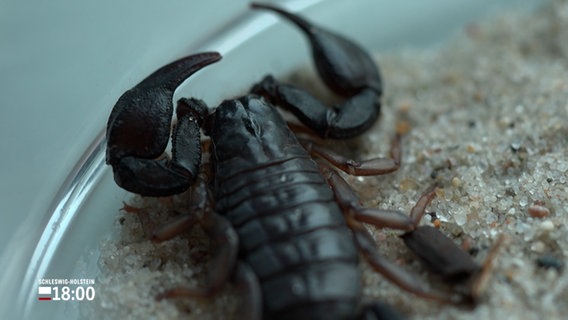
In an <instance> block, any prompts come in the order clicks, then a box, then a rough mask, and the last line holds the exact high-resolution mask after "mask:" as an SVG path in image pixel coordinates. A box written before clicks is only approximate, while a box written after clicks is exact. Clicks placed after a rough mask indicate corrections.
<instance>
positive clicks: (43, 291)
mask: <svg viewBox="0 0 568 320" xmlns="http://www.w3.org/2000/svg"><path fill="white" fill-rule="evenodd" d="M37 293H38V294H39V298H38V300H51V297H50V296H51V287H38V288H37Z"/></svg>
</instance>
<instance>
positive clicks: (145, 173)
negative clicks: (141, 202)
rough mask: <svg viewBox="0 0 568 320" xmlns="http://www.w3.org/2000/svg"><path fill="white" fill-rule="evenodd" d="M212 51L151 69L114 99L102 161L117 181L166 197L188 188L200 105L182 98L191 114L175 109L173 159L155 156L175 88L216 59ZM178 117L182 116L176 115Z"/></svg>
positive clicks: (195, 163) (197, 158)
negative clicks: (104, 154) (133, 85)
mask: <svg viewBox="0 0 568 320" xmlns="http://www.w3.org/2000/svg"><path fill="white" fill-rule="evenodd" d="M219 59H221V56H220V55H219V54H218V53H216V52H205V53H200V54H194V55H191V56H187V57H185V58H181V59H179V60H177V61H174V62H172V63H170V64H168V65H166V66H164V67H162V68H160V69H158V70H157V71H156V72H154V73H152V74H151V75H150V76H148V77H147V78H146V79H144V80H143V81H142V82H140V83H139V84H138V85H136V86H135V87H134V88H132V89H130V90H128V91H126V92H125V93H124V94H123V95H122V96H121V97H120V98H119V99H118V101H117V102H116V104H115V106H114V108H113V110H112V112H111V115H110V117H109V120H108V124H107V132H106V133H107V154H106V162H107V163H108V164H110V165H111V166H112V167H113V172H114V179H115V181H116V183H117V184H118V185H119V186H121V187H123V188H124V189H126V190H128V191H131V192H134V193H138V194H141V195H144V196H167V195H172V194H175V193H180V192H183V191H184V190H186V189H187V188H188V187H189V186H190V184H191V182H192V181H193V178H194V177H195V175H196V174H197V171H198V167H199V164H200V162H201V146H200V131H199V124H198V122H199V121H200V120H199V118H200V117H199V116H196V113H197V114H199V113H203V111H202V110H204V107H203V104H202V103H200V102H197V101H192V102H191V103H189V104H188V102H187V101H185V102H182V103H184V104H185V105H186V107H185V108H186V109H187V108H189V109H193V110H194V112H189V111H183V112H178V123H177V125H176V127H175V129H174V131H173V134H172V136H173V143H172V144H173V146H172V159H171V160H170V159H168V158H159V157H160V156H162V154H163V152H164V149H165V148H166V146H167V144H168V141H169V136H170V127H171V121H172V116H173V104H172V99H173V95H174V91H175V90H176V88H177V87H178V86H179V85H180V84H181V83H182V82H183V81H185V80H186V79H187V78H188V77H189V76H191V75H192V74H194V73H195V72H197V71H199V70H200V69H201V68H203V67H205V66H207V65H209V64H211V63H213V62H216V61H218V60H219ZM180 115H181V117H179V116H180Z"/></svg>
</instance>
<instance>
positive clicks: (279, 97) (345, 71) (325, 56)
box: [251, 3, 382, 138]
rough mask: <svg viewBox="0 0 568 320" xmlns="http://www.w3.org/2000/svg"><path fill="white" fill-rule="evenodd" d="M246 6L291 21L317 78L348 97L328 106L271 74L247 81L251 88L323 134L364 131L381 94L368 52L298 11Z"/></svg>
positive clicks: (336, 135) (346, 135)
mask: <svg viewBox="0 0 568 320" xmlns="http://www.w3.org/2000/svg"><path fill="white" fill-rule="evenodd" d="M251 6H252V7H253V8H259V9H267V10H271V11H274V12H276V13H278V14H280V15H281V16H283V17H285V18H287V19H288V20H289V21H291V22H293V23H294V24H296V25H297V26H298V27H299V28H300V29H301V30H302V31H303V32H304V33H305V34H306V36H307V38H308V40H309V42H310V45H311V48H312V55H313V60H314V62H315V64H316V69H317V71H318V74H319V75H320V77H321V78H322V79H323V81H324V82H325V83H326V85H327V86H328V87H329V88H330V89H331V90H332V91H334V92H336V93H337V94H339V95H342V96H345V97H348V99H347V100H346V101H345V102H343V103H342V104H341V105H338V106H336V107H335V108H333V109H331V108H328V107H327V106H326V105H324V104H323V103H322V102H320V101H319V100H318V99H316V98H314V97H313V96H311V95H310V94H308V93H307V92H305V91H304V90H301V89H299V88H296V87H294V86H291V85H288V84H281V83H278V82H277V81H276V80H275V79H274V78H273V77H272V76H267V77H265V78H264V79H263V80H262V81H261V82H259V83H258V84H256V85H255V86H253V88H252V90H251V92H252V93H255V94H260V95H262V96H264V97H265V98H266V99H268V100H269V101H271V102H272V103H273V104H275V105H279V106H281V107H283V108H285V109H287V110H288V111H290V112H291V113H293V114H294V115H295V116H296V117H297V118H298V119H299V120H300V121H301V122H302V123H303V124H304V125H306V126H307V127H309V128H310V129H312V130H314V131H315V132H316V133H317V134H318V135H320V136H321V137H324V138H327V137H329V138H350V137H353V136H356V135H358V134H360V133H361V132H363V131H365V130H367V129H368V128H369V127H370V126H371V125H372V124H373V123H374V122H375V120H376V119H377V118H378V116H379V114H380V108H381V103H380V97H381V94H382V81H381V76H380V73H379V70H378V68H377V66H376V65H375V63H374V62H373V59H372V58H371V56H370V55H369V54H368V53H367V52H365V50H363V49H362V48H361V47H360V46H358V45H357V44H355V43H354V42H353V41H351V40H349V39H347V38H345V37H343V36H340V35H338V34H336V33H333V32H330V31H327V30H324V29H323V28H320V27H317V26H315V25H313V24H312V23H310V22H308V21H307V20H305V19H304V18H302V17H300V16H297V15H294V14H292V13H290V12H287V11H284V10H282V9H280V8H277V7H275V6H272V5H269V4H260V3H253V4H252V5H251Z"/></svg>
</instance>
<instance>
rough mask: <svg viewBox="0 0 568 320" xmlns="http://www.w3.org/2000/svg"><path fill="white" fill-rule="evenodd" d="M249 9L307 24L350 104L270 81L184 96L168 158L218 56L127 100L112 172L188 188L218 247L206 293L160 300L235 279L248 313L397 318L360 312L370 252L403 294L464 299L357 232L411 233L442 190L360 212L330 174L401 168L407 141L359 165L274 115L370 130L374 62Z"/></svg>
mask: <svg viewBox="0 0 568 320" xmlns="http://www.w3.org/2000/svg"><path fill="white" fill-rule="evenodd" d="M252 6H253V7H254V8H261V9H267V10H272V11H274V12H277V13H278V14H281V15H282V16H284V17H285V18H287V19H289V20H290V21H292V22H293V23H295V24H296V25H297V26H299V27H300V29H301V30H302V31H303V32H304V33H305V34H306V35H307V37H308V40H309V42H310V44H311V47H312V51H313V55H314V59H315V61H316V65H317V70H318V73H319V75H320V76H321V77H322V79H323V80H324V81H325V83H326V84H327V85H328V86H329V87H330V88H331V89H332V90H334V91H335V92H337V93H339V94H341V95H343V96H346V97H347V98H346V101H345V102H344V103H342V105H339V106H336V107H335V108H328V107H327V106H325V105H323V104H322V103H321V102H319V101H318V100H317V99H316V98H314V97H312V96H311V95H309V94H308V93H307V92H305V91H303V90H301V89H299V88H296V87H294V86H292V85H288V84H283V83H279V82H277V81H276V80H275V79H274V78H273V77H271V76H268V77H266V78H264V79H263V80H262V81H261V82H260V83H258V84H256V85H255V86H253V89H252V92H251V94H248V95H246V96H244V97H241V98H237V99H232V100H226V101H224V102H222V103H221V104H220V105H219V106H218V107H217V108H215V109H214V110H209V109H208V108H207V106H206V105H205V103H204V102H202V101H200V100H197V99H181V100H180V101H179V102H178V106H177V108H176V114H177V122H176V125H175V126H174V129H173V131H172V133H171V135H172V154H171V158H168V157H167V156H163V153H164V150H165V148H166V146H167V144H168V140H169V136H170V127H171V122H172V113H173V105H172V99H173V94H174V91H175V90H176V88H177V87H178V86H179V85H180V84H181V83H182V82H183V81H185V80H186V79H187V78H189V77H190V76H191V75H192V74H193V73H195V72H197V71H198V70H200V69H202V68H203V67H205V66H207V65H209V64H211V63H214V62H216V61H218V60H220V59H221V56H220V55H219V54H218V53H215V52H205V53H199V54H194V55H190V56H188V57H185V58H182V59H179V60H177V61H174V62H172V63H170V64H168V65H166V66H164V67H162V68H160V69H158V70H157V71H156V72H154V73H152V74H151V75H150V76H148V77H147V78H146V79H144V80H143V81H142V82H140V83H139V84H138V85H137V86H135V87H134V88H132V89H131V90H129V91H127V92H125V93H124V94H123V95H122V96H121V97H120V99H119V100H118V102H117V103H116V105H115V107H114V109H113V111H112V113H111V115H110V118H109V121H108V126H107V140H108V145H107V163H108V164H109V165H111V166H112V168H113V172H114V178H115V181H116V183H117V184H118V185H119V186H121V187H122V188H124V189H126V190H128V191H131V192H134V193H137V194H140V195H143V196H154V197H160V196H169V195H173V194H178V193H181V192H183V191H185V190H187V189H188V188H190V187H191V190H192V192H191V193H192V195H193V196H192V199H193V200H192V201H196V202H197V204H196V207H197V208H198V209H199V210H198V211H199V212H200V213H201V214H200V215H199V216H198V217H196V215H197V214H196V213H195V212H192V213H189V214H188V216H190V217H191V218H188V221H189V220H191V221H194V222H195V221H196V222H197V223H199V224H201V226H202V227H203V228H204V230H205V231H206V232H207V233H208V235H209V236H210V237H211V239H212V244H213V246H214V256H213V263H214V266H215V268H214V270H213V271H212V272H211V275H210V281H209V286H208V287H206V288H201V289H196V288H185V287H179V288H173V289H171V290H168V291H166V292H163V293H162V294H160V298H171V297H183V296H190V297H202V298H203V297H211V296H213V295H215V294H216V293H217V292H219V290H220V289H221V288H222V287H223V285H224V284H225V283H226V282H228V281H233V282H234V283H236V284H237V287H238V288H240V290H242V295H241V299H242V300H243V303H242V306H243V307H242V309H243V310H241V312H240V313H239V315H240V316H241V317H242V318H247V319H261V318H264V319H356V318H358V317H360V318H361V319H383V318H389V319H396V318H397V317H398V318H400V317H401V316H400V314H399V313H398V311H395V310H394V309H392V308H390V307H389V306H387V305H386V304H381V303H377V304H374V305H371V306H367V307H362V308H360V306H359V298H360V291H361V287H360V282H361V274H360V269H359V267H358V259H359V252H361V253H362V256H363V257H364V258H365V259H366V260H367V261H368V262H369V263H370V265H371V266H372V267H373V268H375V269H376V270H377V271H379V272H381V273H382V274H383V275H385V277H386V278H387V279H389V280H391V281H393V282H395V283H396V284H397V285H399V286H401V287H402V288H404V289H406V290H408V291H411V292H413V293H415V294H417V295H419V296H422V297H425V298H430V299H435V300H438V301H444V302H455V301H457V300H456V297H455V295H453V294H449V293H443V292H439V291H435V290H432V289H430V288H428V287H427V286H426V285H425V284H423V282H421V281H419V280H417V279H416V278H415V277H413V276H411V275H410V274H409V273H407V272H405V271H404V270H402V269H400V268H399V267H398V266H397V265H395V264H394V263H392V262H390V261H388V260H386V259H385V258H383V257H381V256H380V254H378V253H377V250H376V244H375V242H374V240H373V239H372V237H371V236H370V235H369V234H368V233H367V231H366V229H365V228H364V227H363V225H362V223H363V222H365V223H371V224H374V225H376V226H378V227H389V228H396V229H400V230H403V231H406V232H412V231H413V230H415V229H416V226H417V224H418V221H419V220H420V218H421V216H422V215H423V214H424V211H425V208H426V206H427V205H428V204H429V202H430V201H431V200H432V199H433V197H434V195H435V193H434V192H433V191H432V190H430V191H428V192H426V193H424V195H423V196H422V197H421V198H420V199H419V200H418V202H417V204H416V206H415V207H414V208H413V210H412V212H411V213H410V215H407V214H405V213H402V212H398V211H390V210H379V209H373V208H364V207H362V205H361V204H360V201H359V199H358V198H357V196H356V195H355V193H354V192H353V191H352V190H351V188H350V187H349V185H348V184H347V183H346V182H345V181H344V180H343V178H342V177H341V176H340V175H339V174H338V173H337V172H336V171H335V170H334V169H333V168H332V167H335V168H338V169H340V170H343V171H345V172H347V173H349V174H353V175H378V174H384V173H388V172H392V171H395V170H396V169H397V168H398V167H399V165H400V160H401V150H400V137H399V136H398V135H395V137H394V138H393V140H392V144H391V151H390V156H389V157H385V158H375V159H370V160H366V161H354V160H350V159H347V158H345V157H342V156H340V155H338V154H334V153H332V152H330V151H328V150H326V149H324V148H322V147H320V146H317V145H315V144H314V143H311V142H306V141H303V140H302V141H300V140H299V139H298V138H297V137H296V135H295V134H294V132H293V131H291V130H290V129H289V127H288V125H287V123H286V122H285V120H284V119H283V118H282V116H281V114H280V113H279V111H278V110H277V109H276V108H275V105H276V106H280V107H282V108H284V109H286V110H287V111H289V112H290V113H292V114H293V115H295V116H296V117H297V118H298V119H299V120H300V122H301V123H302V124H303V125H304V126H305V127H307V128H309V130H311V131H313V133H315V134H318V135H320V136H321V137H329V138H348V137H353V136H355V135H358V134H361V133H362V132H364V131H365V130H367V129H368V128H369V126H370V125H372V124H373V123H374V122H375V120H376V119H377V117H378V116H379V113H380V97H381V92H382V85H381V77H380V75H379V71H378V69H377V67H376V65H375V64H374V63H373V61H372V59H371V58H370V56H369V55H368V54H367V53H366V52H365V51H364V50H363V49H361V48H360V47H359V46H357V45H356V44H354V43H353V42H352V41H350V40H348V39H346V38H344V37H342V36H340V35H337V34H335V33H332V32H329V31H326V30H324V29H322V28H319V27H316V26H314V25H313V24H311V23H309V22H308V21H306V20H304V19H303V18H301V17H298V16H296V15H293V14H291V13H288V12H285V11H283V10H281V9H278V8H275V7H272V6H270V5H266V4H253V5H252ZM201 131H203V132H204V134H205V135H206V136H208V137H209V139H210V141H211V143H210V144H209V145H210V150H209V154H210V158H211V159H210V162H209V163H207V164H208V167H207V168H208V172H209V173H208V174H207V175H203V177H202V175H201V174H200V173H199V172H200V168H201V167H202V163H201V148H202V142H201ZM312 156H316V157H317V158H320V159H324V160H325V163H326V165H321V164H319V163H318V162H316V161H314V160H313V158H312ZM204 165H205V164H204ZM205 180H207V181H205ZM209 192H211V193H212V197H209ZM210 198H213V199H212V200H210ZM195 199H197V200H195ZM186 222H187V221H186ZM186 227H187V225H186V226H185V227H184V228H179V227H175V226H174V227H167V228H163V229H162V230H160V231H158V232H157V234H156V235H154V237H155V239H160V240H164V239H167V238H170V237H172V236H174V235H176V234H178V233H180V232H181V230H179V229H185V228H186ZM358 309H361V310H360V311H358ZM358 314H359V315H358Z"/></svg>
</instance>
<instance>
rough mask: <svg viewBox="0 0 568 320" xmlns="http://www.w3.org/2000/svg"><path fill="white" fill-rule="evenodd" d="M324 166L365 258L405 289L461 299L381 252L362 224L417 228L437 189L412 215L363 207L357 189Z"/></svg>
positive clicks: (449, 300)
mask: <svg viewBox="0 0 568 320" xmlns="http://www.w3.org/2000/svg"><path fill="white" fill-rule="evenodd" d="M322 170H323V171H324V174H325V176H326V177H327V180H328V182H329V184H330V185H331V187H332V189H333V191H334V193H335V197H336V199H337V201H338V203H339V205H340V207H341V208H342V210H343V212H344V213H345V216H346V220H347V223H348V225H349V226H350V228H351V229H352V230H353V233H354V238H355V242H356V244H357V246H358V247H359V249H360V250H361V252H362V254H363V256H364V257H365V259H366V260H367V261H368V262H369V264H370V265H371V266H372V267H373V268H374V269H375V270H376V271H377V272H379V273H381V274H382V275H384V276H385V277H386V278H387V279H388V280H390V281H391V282H393V283H395V284H396V285H398V286H399V287H401V288H402V289H404V290H406V291H409V292H411V293H414V294H416V295H418V296H420V297H423V298H428V299H434V300H437V301H441V302H447V303H456V302H458V301H459V299H460V298H459V296H456V295H452V294H448V293H444V292H440V291H436V290H434V289H431V288H429V287H428V286H427V285H426V284H425V283H424V282H423V281H421V280H419V279H418V278H416V277H414V276H413V275H412V274H410V273H408V272H407V271H405V270H404V269H401V268H400V267H399V266H398V265H396V264H394V263H392V262H390V261H389V260H388V259H386V258H384V257H383V256H381V255H380V254H378V253H377V252H378V248H377V246H376V244H375V241H374V240H373V238H372V237H371V235H369V233H368V232H367V230H366V229H365V227H364V226H363V225H362V222H366V223H370V224H373V225H375V226H377V227H381V228H382V227H388V228H394V229H400V230H405V231H411V230H413V229H414V228H416V225H417V224H418V222H419V221H420V218H421V217H422V216H423V215H424V212H425V209H426V206H427V205H428V204H429V203H430V202H431V201H432V199H433V198H434V196H435V193H434V190H429V191H428V192H426V193H425V194H423V195H422V196H421V197H420V199H419V200H418V202H417V203H416V205H415V206H414V208H413V209H412V211H411V215H410V216H408V215H406V214H404V213H402V212H399V211H392V210H380V209H372V208H364V207H362V206H361V203H360V201H359V198H358V197H357V195H356V194H355V192H354V191H353V190H352V189H351V187H350V186H349V185H348V184H347V182H345V180H344V179H343V178H341V176H339V175H338V174H337V173H336V172H334V171H333V170H331V169H328V168H323V169H322Z"/></svg>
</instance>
